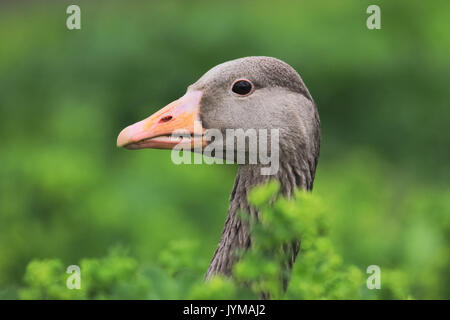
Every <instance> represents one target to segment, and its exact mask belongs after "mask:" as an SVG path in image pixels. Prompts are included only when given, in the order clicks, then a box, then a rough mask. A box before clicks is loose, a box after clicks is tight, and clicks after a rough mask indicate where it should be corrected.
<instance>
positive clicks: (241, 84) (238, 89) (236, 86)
mask: <svg viewBox="0 0 450 320" xmlns="http://www.w3.org/2000/svg"><path fill="white" fill-rule="evenodd" d="M231 90H232V91H233V92H234V93H237V94H240V95H242V96H245V95H247V94H249V93H250V92H251V91H252V84H251V83H250V81H248V80H237V81H236V82H235V83H233V88H232V89H231Z"/></svg>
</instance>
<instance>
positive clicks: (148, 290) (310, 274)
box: [20, 182, 408, 299]
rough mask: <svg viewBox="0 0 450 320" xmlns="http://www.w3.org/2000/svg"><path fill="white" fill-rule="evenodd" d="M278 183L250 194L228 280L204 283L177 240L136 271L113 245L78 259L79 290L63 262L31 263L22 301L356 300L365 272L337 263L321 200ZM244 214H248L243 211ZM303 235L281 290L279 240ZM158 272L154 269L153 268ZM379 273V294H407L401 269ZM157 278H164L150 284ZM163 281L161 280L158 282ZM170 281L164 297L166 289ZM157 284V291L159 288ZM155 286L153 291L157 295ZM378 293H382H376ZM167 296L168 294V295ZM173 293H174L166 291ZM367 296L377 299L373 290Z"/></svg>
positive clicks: (188, 249) (190, 248)
mask: <svg viewBox="0 0 450 320" xmlns="http://www.w3.org/2000/svg"><path fill="white" fill-rule="evenodd" d="M277 192H278V184H277V183H274V182H272V183H270V184H268V185H266V186H261V187H257V188H255V189H254V190H252V192H251V193H250V195H249V201H250V203H251V204H252V205H253V206H255V207H257V208H258V210H259V211H260V212H261V216H260V221H255V220H250V221H249V223H250V226H251V232H252V235H253V238H252V247H251V249H250V250H248V251H247V252H245V253H243V255H242V258H241V259H240V261H239V262H238V263H237V264H236V265H235V267H234V270H233V277H232V278H231V279H228V278H224V277H221V276H216V277H213V278H212V279H211V280H210V281H207V282H203V280H202V279H201V277H202V266H203V265H204V264H203V263H202V262H200V261H199V260H198V259H197V258H196V252H195V251H196V249H195V248H196V245H195V244H193V243H189V242H180V241H175V242H173V243H171V244H170V245H169V247H168V248H167V249H166V250H164V251H162V253H161V255H160V259H159V261H158V263H156V264H155V265H154V266H152V268H153V272H148V270H147V272H146V271H145V268H140V267H139V265H138V262H137V260H136V259H134V258H131V257H130V256H129V255H128V254H127V253H126V252H125V251H124V250H118V249H116V250H112V251H111V252H110V253H109V255H107V256H106V257H105V258H102V259H83V260H81V262H80V267H81V274H82V288H81V290H69V289H67V288H66V285H65V278H66V277H67V275H65V272H64V271H65V270H64V268H63V265H62V263H61V261H59V260H56V259H53V260H35V261H32V262H31V263H30V264H29V265H28V267H27V272H26V274H25V279H24V280H25V283H26V285H27V286H26V287H25V288H24V289H22V290H20V297H21V298H22V299H73V298H76V299H105V298H117V299H143V298H162V297H166V298H189V299H233V298H234V299H240V298H256V297H258V296H259V295H260V294H261V292H265V293H270V297H271V298H273V299H361V298H367V297H365V296H364V295H363V288H364V287H365V285H366V282H365V277H364V276H363V273H362V271H361V270H359V269H358V268H357V267H355V266H352V265H348V264H346V263H345V261H343V258H342V256H341V255H339V254H338V253H337V252H336V250H335V248H334V246H333V240H332V239H331V238H330V236H329V232H328V230H329V226H328V223H327V209H326V207H325V206H324V205H323V203H322V202H321V201H320V199H319V198H318V197H317V196H315V195H313V194H311V193H307V192H302V191H298V192H297V193H296V194H295V197H294V199H292V200H288V199H285V198H279V199H277V200H276V201H275V202H274V203H273V204H270V203H272V201H270V200H271V199H274V198H275V196H276V194H277ZM242 216H243V217H245V216H246V215H245V214H244V213H243V214H242ZM299 238H301V239H302V240H301V243H302V244H301V251H300V254H299V256H298V259H297V262H296V263H295V266H294V268H293V270H292V275H291V276H290V277H291V280H290V284H289V287H288V289H287V292H284V290H283V281H282V278H283V277H288V275H285V274H283V271H284V270H283V265H284V261H285V259H286V254H285V252H284V251H283V250H280V248H281V247H282V245H283V244H285V243H290V242H292V241H295V240H296V239H299ZM155 271H156V272H155ZM382 274H383V292H388V294H384V295H382V296H380V297H386V298H392V299H402V298H407V297H408V291H407V290H406V289H405V283H404V282H405V277H404V276H403V275H402V273H401V272H399V271H395V272H388V273H386V274H385V272H384V270H383V271H382ZM157 278H160V279H161V278H162V279H164V280H163V282H162V283H160V284H159V286H152V284H153V283H154V282H155V280H156V279H157ZM160 281H161V280H160ZM174 285H175V286H176V287H177V289H176V290H175V291H173V292H172V293H169V294H168V295H167V296H165V294H164V290H167V288H170V287H173V286H174ZM158 288H159V289H158ZM158 291H159V292H158ZM380 292H381V291H380ZM166 294H167V293H166ZM171 294H172V295H171ZM369 297H370V298H376V297H377V295H376V294H373V295H370V296H369Z"/></svg>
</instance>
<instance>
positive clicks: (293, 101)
mask: <svg viewBox="0 0 450 320" xmlns="http://www.w3.org/2000/svg"><path fill="white" fill-rule="evenodd" d="M241 78H245V79H248V80H250V81H251V82H252V83H253V84H254V87H255V90H254V92H253V93H252V94H250V95H248V96H244V97H243V96H237V95H235V94H232V92H231V86H232V83H233V82H234V81H235V80H237V79H241ZM188 90H201V91H203V96H202V100H201V102H200V118H201V120H202V124H203V127H204V128H206V129H208V128H216V129H220V130H223V131H225V130H226V129H238V128H241V129H244V130H247V129H250V128H252V129H269V130H270V129H275V128H278V129H280V147H279V158H280V167H279V170H278V172H277V173H276V174H274V175H273V176H264V175H261V172H260V164H254V165H251V164H244V165H240V166H239V169H238V173H237V176H236V180H235V183H234V187H233V190H232V192H231V197H230V205H229V210H228V215H227V218H226V221H225V227H224V230H223V233H222V238H221V240H220V242H219V245H218V247H217V250H216V252H215V253H214V256H213V258H212V261H211V264H210V266H209V268H208V271H207V273H206V278H210V277H211V276H212V275H214V274H223V275H227V276H230V275H231V270H232V266H233V264H234V263H235V262H236V259H237V257H236V255H235V254H234V252H235V251H236V250H237V249H247V248H249V247H250V246H251V242H252V241H251V234H250V232H249V226H248V224H247V223H246V222H244V221H241V220H240V219H239V218H238V216H237V212H238V211H240V210H242V211H244V212H247V213H248V214H250V215H252V216H254V217H256V218H257V217H258V212H256V211H255V209H254V208H252V207H250V206H249V204H248V203H247V192H248V191H249V190H250V189H251V188H252V187H254V186H256V185H259V184H261V183H264V182H266V181H267V180H269V179H276V180H278V181H279V182H280V184H281V188H282V193H283V194H284V195H285V196H287V197H291V196H292V195H293V192H294V190H295V189H297V188H301V189H305V190H311V189H312V187H313V181H314V176H315V171H316V166H317V160H318V156H319V148H320V120H319V115H318V112H317V109H316V106H315V104H314V101H313V99H312V97H311V95H310V93H309V91H308V89H307V88H306V86H305V84H304V83H303V80H302V79H301V77H300V76H299V74H298V73H297V72H296V71H295V70H294V69H293V68H292V67H291V66H289V65H288V64H286V63H284V62H282V61H280V60H278V59H275V58H270V57H246V58H241V59H236V60H232V61H229V62H225V63H223V64H220V65H218V66H216V67H214V68H212V69H211V70H209V71H208V72H207V73H206V74H204V75H203V76H202V77H201V78H200V79H199V80H198V81H197V82H196V83H194V84H193V85H191V86H189V88H188ZM284 249H285V250H287V251H288V252H289V255H290V259H289V261H288V263H287V268H291V267H292V264H293V263H294V261H295V257H296V255H297V253H298V250H299V242H295V243H292V244H286V245H285V246H284Z"/></svg>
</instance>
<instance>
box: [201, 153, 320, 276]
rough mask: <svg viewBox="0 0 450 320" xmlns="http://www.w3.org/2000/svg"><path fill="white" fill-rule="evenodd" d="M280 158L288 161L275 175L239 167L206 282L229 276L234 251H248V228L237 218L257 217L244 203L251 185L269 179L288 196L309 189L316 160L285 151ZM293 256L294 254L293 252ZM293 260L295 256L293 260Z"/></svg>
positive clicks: (244, 166) (311, 184) (249, 240)
mask: <svg viewBox="0 0 450 320" xmlns="http://www.w3.org/2000/svg"><path fill="white" fill-rule="evenodd" d="M280 159H290V160H291V161H289V162H287V161H285V162H281V163H280V168H279V170H278V172H277V174H275V175H274V176H264V175H261V171H260V169H261V167H260V166H258V165H241V166H239V169H238V173H237V175H236V179H235V182H234V187H233V191H232V192H231V197H230V206H229V209H228V215H227V218H226V221H225V227H224V230H223V232H222V238H221V240H220V242H219V245H218V247H217V249H216V252H215V253H214V256H213V258H212V261H211V264H210V266H209V268H208V271H207V273H206V279H208V278H210V277H211V276H212V275H214V274H223V275H226V276H230V275H231V271H232V266H233V264H234V263H235V262H236V261H237V256H236V249H238V251H239V249H247V248H249V247H250V245H251V235H250V230H249V225H248V223H247V222H246V221H243V220H241V219H240V217H239V214H238V213H239V212H244V213H245V212H246V213H248V214H249V215H250V216H252V217H256V218H257V217H258V212H257V211H256V210H255V209H254V208H253V207H251V206H250V205H249V204H248V202H247V192H248V191H249V190H250V189H251V188H252V187H254V186H257V185H260V184H263V183H265V182H267V181H268V180H271V179H276V180H278V181H279V182H280V185H281V192H282V194H283V195H284V196H287V197H291V196H292V195H293V193H294V191H295V189H297V188H300V189H305V190H311V189H312V186H313V180H314V173H315V169H316V164H317V160H316V159H317V157H316V155H314V158H312V159H308V158H306V157H302V154H301V153H300V154H298V155H295V154H289V153H288V152H286V151H284V152H283V154H282V155H281V154H280ZM295 254H296V253H295ZM293 258H294V259H295V256H294V257H293Z"/></svg>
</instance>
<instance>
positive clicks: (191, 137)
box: [117, 57, 320, 189]
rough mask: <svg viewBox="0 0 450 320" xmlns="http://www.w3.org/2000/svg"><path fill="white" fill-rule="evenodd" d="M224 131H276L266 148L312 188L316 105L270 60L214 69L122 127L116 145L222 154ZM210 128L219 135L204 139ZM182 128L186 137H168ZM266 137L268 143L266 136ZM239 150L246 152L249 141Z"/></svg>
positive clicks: (294, 77) (288, 70)
mask: <svg viewBox="0 0 450 320" xmlns="http://www.w3.org/2000/svg"><path fill="white" fill-rule="evenodd" d="M196 121H199V125H198V126H197V128H196V126H195V122H196ZM229 129H234V130H238V129H242V130H243V131H247V130H248V129H252V130H256V131H257V132H258V131H260V130H261V129H265V130H266V131H265V132H267V133H268V134H270V132H272V131H271V130H272V129H276V130H279V140H278V144H279V145H277V146H271V147H276V148H277V151H278V152H279V154H280V155H279V158H280V161H281V162H284V163H286V164H288V166H289V167H292V168H291V169H288V170H290V171H291V174H293V176H294V177H293V178H294V179H297V178H296V177H295V175H296V174H297V173H298V175H301V176H302V177H303V181H297V182H295V184H296V185H297V186H301V187H304V188H307V189H310V188H311V187H312V180H313V179H314V172H315V166H316V162H317V157H318V153H319V140H320V123H319V117H318V113H317V109H316V107H315V104H314V102H313V99H312V97H311V95H310V93H309V91H308V89H307V88H306V86H305V84H304V83H303V80H302V79H301V77H300V76H299V74H298V73H297V72H296V71H295V70H294V69H293V68H292V67H291V66H289V65H288V64H286V63H285V62H283V61H281V60H278V59H275V58H270V57H246V58H240V59H236V60H232V61H228V62H225V63H222V64H219V65H217V66H215V67H213V68H212V69H210V70H209V71H208V72H206V73H205V74H204V75H203V76H202V77H201V78H200V79H199V80H198V81H197V82H195V83H194V84H192V85H190V86H189V87H188V88H187V91H186V94H185V95H184V96H183V97H181V98H180V99H178V100H176V101H174V102H172V103H170V104H169V105H167V106H166V107H164V108H162V109H161V110H159V111H157V112H156V113H154V114H153V115H151V116H150V117H148V118H146V119H144V120H142V121H140V122H138V123H135V124H133V125H131V126H128V127H126V128H125V129H124V130H122V132H121V133H120V134H119V136H118V139H117V146H119V147H125V148H127V149H142V148H157V149H173V148H174V147H175V146H176V145H182V146H183V149H185V150H186V149H189V150H192V151H198V149H199V148H200V149H202V150H204V149H205V148H206V147H207V146H210V147H211V146H214V147H217V148H220V147H222V148H223V150H224V151H225V152H224V153H222V156H223V155H224V154H225V153H226V150H225V149H226V146H227V141H226V139H227V138H226V137H227V135H226V131H227V130H229ZM212 130H216V131H217V130H218V131H219V132H221V133H222V135H221V138H217V136H215V137H214V139H207V138H205V137H207V136H208V133H210V132H211V131H212ZM181 131H182V132H184V133H186V134H187V135H186V136H185V137H183V138H180V137H178V138H174V137H173V136H172V135H173V134H174V133H176V132H181ZM266 140H267V141H269V144H270V141H271V140H270V138H269V139H266ZM214 144H216V146H215V145H214ZM232 145H233V148H236V149H238V147H236V145H235V143H233V144H232ZM229 146H231V144H230V145H229ZM269 149H270V148H269ZM235 151H236V150H235ZM241 151H244V152H248V145H247V144H245V146H244V150H241ZM296 170H297V173H296V172H295V171H296ZM305 173H306V175H307V176H308V177H304V176H305ZM300 180H301V179H300Z"/></svg>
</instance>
